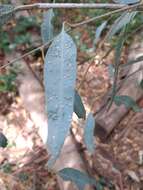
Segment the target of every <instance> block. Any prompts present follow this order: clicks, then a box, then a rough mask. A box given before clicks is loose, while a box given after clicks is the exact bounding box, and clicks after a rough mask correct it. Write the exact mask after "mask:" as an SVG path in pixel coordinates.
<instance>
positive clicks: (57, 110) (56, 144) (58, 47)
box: [44, 28, 77, 166]
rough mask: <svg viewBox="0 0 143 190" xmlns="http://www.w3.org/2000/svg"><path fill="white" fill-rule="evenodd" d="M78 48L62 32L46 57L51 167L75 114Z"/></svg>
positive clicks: (45, 82) (46, 96)
mask: <svg viewBox="0 0 143 190" xmlns="http://www.w3.org/2000/svg"><path fill="white" fill-rule="evenodd" d="M76 56H77V49H76V46H75V44H74V42H73V40H72V38H71V37H70V36H69V35H68V34H67V33H66V32H65V31H64V28H63V29H62V31H61V33H60V34H59V35H58V36H57V37H56V38H55V39H54V40H53V42H52V44H51V45H50V47H49V49H48V52H47V54H46V57H45V65H44V86H45V98H46V109H47V113H48V134H49V136H48V140H47V146H48V150H49V152H50V153H51V157H50V160H49V161H48V165H49V166H52V165H53V164H54V162H55V161H56V159H57V157H58V156H59V153H60V150H61V148H62V145H63V143H64V140H65V138H66V136H67V135H68V132H69V128H70V125H71V119H72V114H73V104H74V95H75V90H74V88H75V81H76Z"/></svg>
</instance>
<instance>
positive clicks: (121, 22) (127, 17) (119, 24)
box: [107, 11, 137, 40]
mask: <svg viewBox="0 0 143 190" xmlns="http://www.w3.org/2000/svg"><path fill="white" fill-rule="evenodd" d="M136 14H137V11H133V12H124V13H122V14H121V16H120V17H118V18H117V19H116V20H115V22H114V24H113V25H112V26H111V29H110V30H109V32H108V35H107V40H111V38H112V37H113V36H114V35H115V34H116V33H117V32H118V31H119V30H121V29H122V28H123V27H125V26H126V25H127V24H128V23H129V22H131V20H132V19H133V18H134V17H135V15H136Z"/></svg>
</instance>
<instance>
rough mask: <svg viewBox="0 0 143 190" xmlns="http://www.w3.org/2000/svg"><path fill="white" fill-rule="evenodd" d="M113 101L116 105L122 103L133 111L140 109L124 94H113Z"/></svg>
mask: <svg viewBox="0 0 143 190" xmlns="http://www.w3.org/2000/svg"><path fill="white" fill-rule="evenodd" d="M114 102H115V104H116V105H117V106H120V105H122V104H124V105H125V106H126V107H127V108H132V109H133V110H134V112H139V111H141V109H140V107H139V106H138V105H137V103H136V102H135V101H134V100H133V99H132V98H131V97H130V96H126V95H122V96H115V97H114Z"/></svg>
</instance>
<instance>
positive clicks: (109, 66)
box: [108, 64, 115, 79]
mask: <svg viewBox="0 0 143 190" xmlns="http://www.w3.org/2000/svg"><path fill="white" fill-rule="evenodd" d="M108 73H109V77H110V78H111V79H113V78H114V73H115V68H114V66H113V65H112V64H109V65H108Z"/></svg>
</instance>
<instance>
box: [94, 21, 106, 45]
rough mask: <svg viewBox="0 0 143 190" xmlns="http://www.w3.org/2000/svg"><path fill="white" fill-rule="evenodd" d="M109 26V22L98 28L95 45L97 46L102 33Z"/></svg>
mask: <svg viewBox="0 0 143 190" xmlns="http://www.w3.org/2000/svg"><path fill="white" fill-rule="evenodd" d="M106 25H107V21H104V22H103V23H102V24H101V25H100V26H98V27H97V29H96V32H95V40H94V44H95V45H96V44H97V43H98V41H99V39H100V37H101V34H102V31H103V30H104V28H105V27H106Z"/></svg>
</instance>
